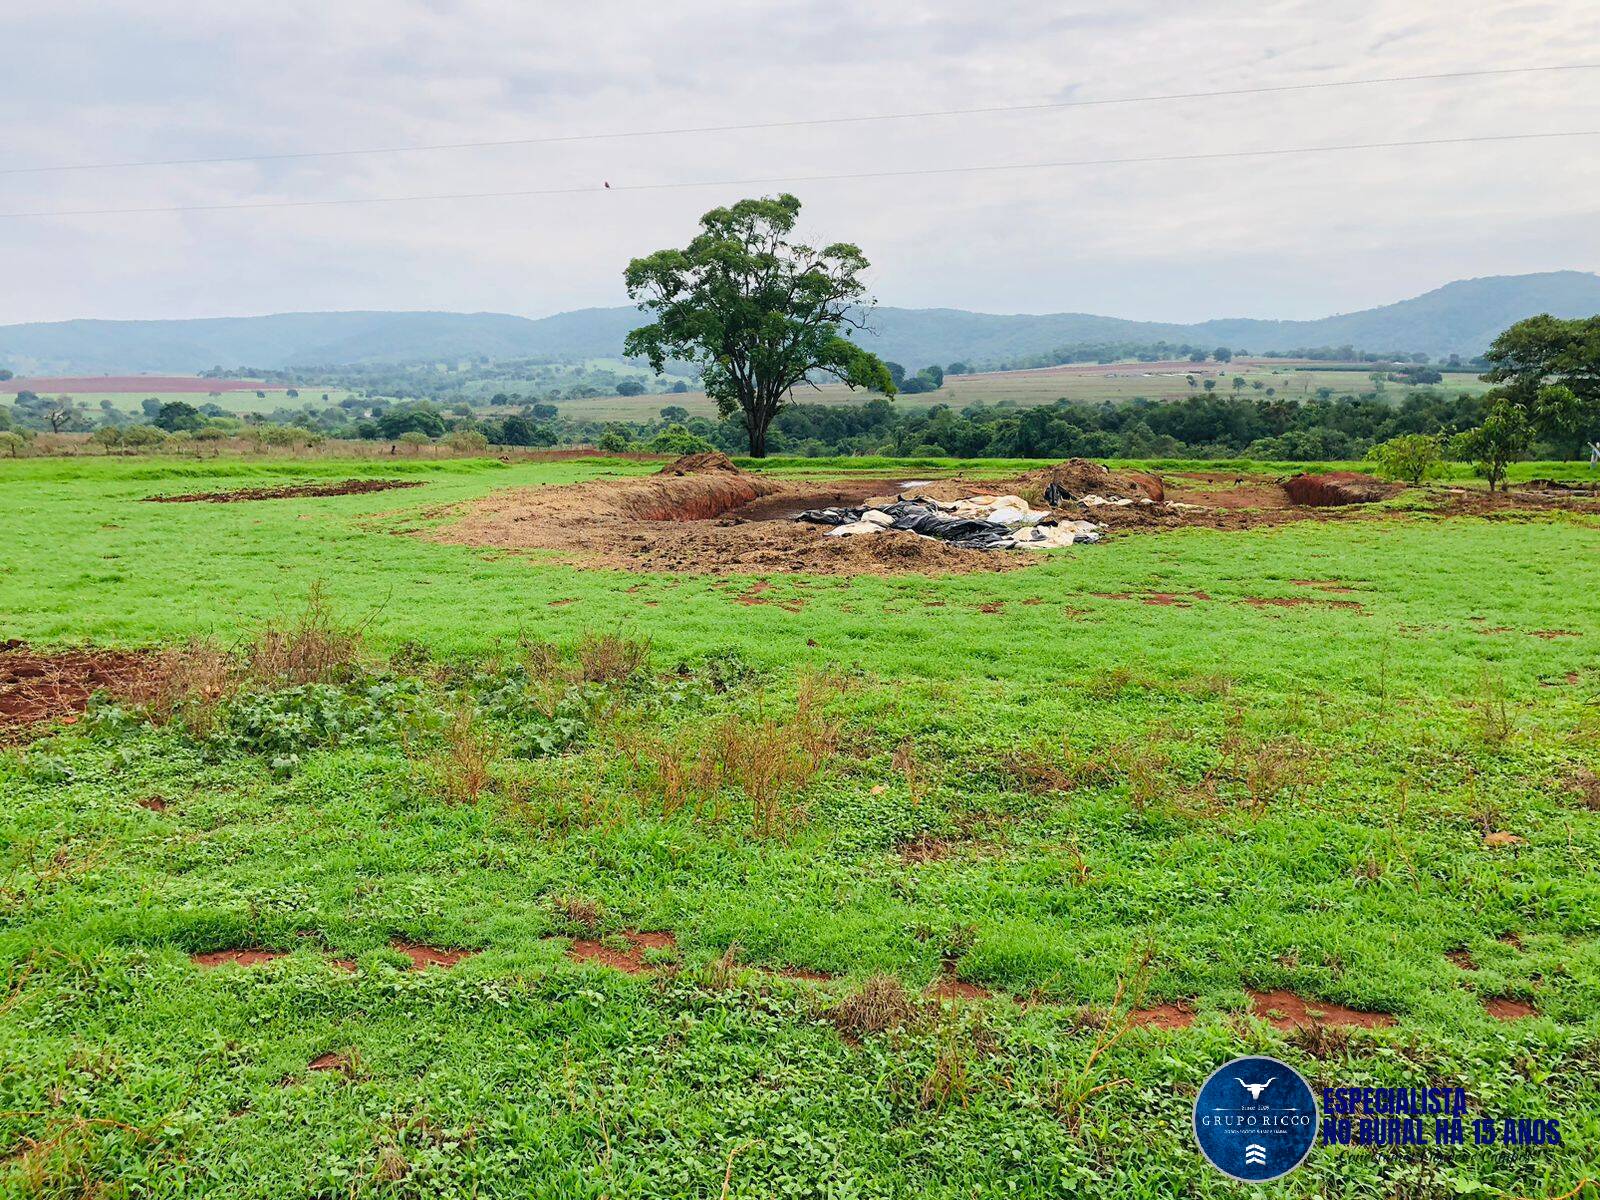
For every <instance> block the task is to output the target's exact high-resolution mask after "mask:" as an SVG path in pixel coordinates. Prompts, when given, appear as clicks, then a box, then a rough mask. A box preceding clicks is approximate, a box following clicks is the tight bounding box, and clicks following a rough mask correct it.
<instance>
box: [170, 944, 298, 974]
mask: <svg viewBox="0 0 1600 1200" xmlns="http://www.w3.org/2000/svg"><path fill="white" fill-rule="evenodd" d="M288 953H289V952H288V951H287V950H262V949H260V948H259V947H255V946H239V947H235V948H234V949H231V950H207V951H205V953H203V954H191V955H190V956H189V961H190V962H192V963H194V965H195V966H197V967H200V968H203V969H205V970H210V969H211V968H212V967H225V966H228V965H230V964H237V965H239V966H241V967H258V966H260V965H261V964H262V963H268V962H271V961H272V960H273V959H275V958H285V957H287V956H288Z"/></svg>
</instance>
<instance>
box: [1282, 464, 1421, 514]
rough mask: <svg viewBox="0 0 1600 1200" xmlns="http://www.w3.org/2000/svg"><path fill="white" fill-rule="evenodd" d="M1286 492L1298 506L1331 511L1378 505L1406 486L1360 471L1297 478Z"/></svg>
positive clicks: (1286, 485) (1285, 487) (1290, 481)
mask: <svg viewBox="0 0 1600 1200" xmlns="http://www.w3.org/2000/svg"><path fill="white" fill-rule="evenodd" d="M1283 490H1284V492H1285V493H1287V494H1288V497H1289V499H1290V500H1292V501H1293V502H1294V503H1296V504H1305V505H1309V506H1310V507H1312V508H1330V507H1333V506H1336V505H1342V504H1376V503H1377V502H1378V501H1379V500H1387V499H1388V498H1389V497H1390V496H1395V495H1398V494H1399V493H1400V492H1401V491H1402V490H1404V485H1402V484H1398V483H1384V482H1383V481H1382V480H1381V479H1374V478H1373V477H1372V476H1371V475H1363V474H1361V473H1360V472H1359V471H1329V472H1327V473H1326V474H1323V475H1294V476H1291V477H1290V478H1288V479H1285V480H1284V481H1283Z"/></svg>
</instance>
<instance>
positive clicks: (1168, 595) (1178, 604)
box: [1089, 592, 1211, 608]
mask: <svg viewBox="0 0 1600 1200" xmlns="http://www.w3.org/2000/svg"><path fill="white" fill-rule="evenodd" d="M1089 594H1090V595H1091V596H1096V597H1098V598H1099V599H1101V600H1137V601H1139V602H1140V603H1141V604H1156V605H1160V606H1162V607H1166V608H1190V607H1192V604H1191V600H1209V599H1211V596H1210V594H1209V593H1207V592H1090V593H1089Z"/></svg>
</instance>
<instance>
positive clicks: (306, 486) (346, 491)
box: [145, 479, 424, 504]
mask: <svg viewBox="0 0 1600 1200" xmlns="http://www.w3.org/2000/svg"><path fill="white" fill-rule="evenodd" d="M423 482H424V481H423V480H421V479H343V480H340V481H339V482H338V483H293V484H284V485H282V486H279V487H258V488H238V489H235V490H234V491H231V492H188V493H185V494H184V495H181V496H146V497H145V501H146V502H147V503H150V504H199V503H207V504H238V503H241V502H242V501H246V500H292V499H295V498H302V497H306V496H358V495H362V494H364V493H366V492H387V491H390V490H392V489H394V488H414V487H421V486H422V485H423Z"/></svg>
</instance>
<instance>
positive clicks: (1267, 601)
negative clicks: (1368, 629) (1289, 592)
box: [1240, 596, 1366, 611]
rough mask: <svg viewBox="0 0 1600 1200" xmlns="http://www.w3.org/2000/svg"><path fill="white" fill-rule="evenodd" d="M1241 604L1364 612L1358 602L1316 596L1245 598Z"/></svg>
mask: <svg viewBox="0 0 1600 1200" xmlns="http://www.w3.org/2000/svg"><path fill="white" fill-rule="evenodd" d="M1240 603H1241V604H1248V605H1249V606H1250V607H1251V608H1312V607H1314V608H1349V609H1359V610H1362V611H1365V609H1366V606H1365V605H1364V604H1362V603H1361V602H1360V601H1359V600H1324V599H1322V598H1320V597H1317V596H1245V597H1244V598H1243V599H1242V600H1241V601H1240Z"/></svg>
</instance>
